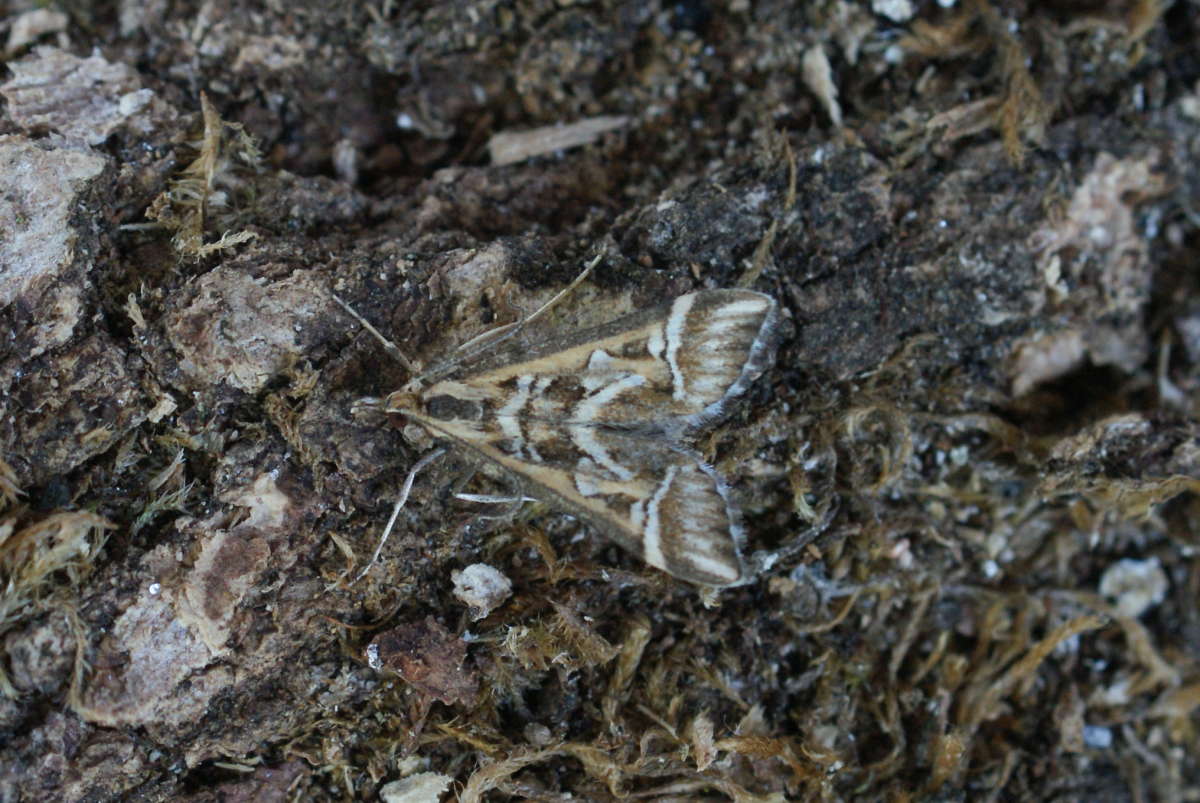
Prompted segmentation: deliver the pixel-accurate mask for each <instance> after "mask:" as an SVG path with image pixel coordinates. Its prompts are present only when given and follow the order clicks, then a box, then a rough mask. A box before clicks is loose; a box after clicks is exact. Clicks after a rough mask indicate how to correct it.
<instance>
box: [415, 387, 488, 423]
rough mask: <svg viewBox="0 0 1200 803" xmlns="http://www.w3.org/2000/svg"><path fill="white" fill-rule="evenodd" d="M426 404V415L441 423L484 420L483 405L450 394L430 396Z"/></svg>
mask: <svg viewBox="0 0 1200 803" xmlns="http://www.w3.org/2000/svg"><path fill="white" fill-rule="evenodd" d="M424 402H425V414H426V415H428V416H429V417H430V418H436V419H438V420H439V421H479V420H481V419H482V418H483V405H482V404H480V403H479V402H477V401H471V400H469V399H460V398H459V397H457V396H451V395H450V394H448V393H442V394H438V395H437V396H430V397H429V398H427V399H425V400H424Z"/></svg>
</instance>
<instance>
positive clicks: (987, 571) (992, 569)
mask: <svg viewBox="0 0 1200 803" xmlns="http://www.w3.org/2000/svg"><path fill="white" fill-rule="evenodd" d="M983 576H984V577H986V578H987V579H989V580H994V579H995V578H997V577H999V576H1000V564H999V563H996V561H994V560H985V561H984V562H983Z"/></svg>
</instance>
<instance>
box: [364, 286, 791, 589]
mask: <svg viewBox="0 0 1200 803" xmlns="http://www.w3.org/2000/svg"><path fill="white" fill-rule="evenodd" d="M777 321H778V308H777V306H776V304H775V302H774V300H773V299H771V298H770V297H769V296H766V295H763V294H762V293H756V292H753V291H749V290H709V291H701V292H696V293H690V294H688V295H684V296H680V297H679V298H677V299H675V300H674V301H673V302H671V303H670V304H667V305H664V306H662V307H659V308H655V309H651V310H646V311H644V312H640V313H635V314H634V315H631V316H628V317H626V318H622V319H620V320H617V321H614V322H612V323H609V324H605V325H603V326H600V327H596V328H594V329H589V330H584V331H576V332H573V333H569V334H567V335H565V336H562V337H558V338H550V339H547V340H544V341H542V342H541V343H536V344H533V345H527V344H509V345H508V346H507V348H505V349H503V350H500V349H498V350H497V351H498V352H501V353H497V354H494V355H487V356H485V357H484V358H482V359H480V360H477V361H476V362H474V363H473V364H472V365H471V366H463V367H460V368H458V369H457V370H454V371H450V372H446V373H443V374H442V375H443V376H444V378H441V379H439V380H438V381H435V382H433V383H431V384H429V385H428V386H427V387H419V386H418V385H417V384H416V383H413V384H410V385H409V386H408V387H406V388H405V389H403V390H401V391H397V392H396V393H393V394H392V395H391V396H389V397H388V399H387V401H386V403H385V409H386V410H387V411H388V412H391V413H399V414H402V415H405V416H407V417H408V418H410V419H411V420H412V421H414V422H416V423H419V424H421V425H422V426H424V427H425V428H426V429H428V430H430V432H431V433H433V434H435V435H440V436H442V437H445V438H448V439H449V440H450V441H452V442H453V443H456V444H458V445H460V446H463V447H465V448H468V449H470V450H471V451H473V452H474V453H476V454H477V455H478V456H480V457H483V458H485V459H486V460H488V461H490V462H492V463H494V464H495V465H497V466H499V467H500V468H502V469H504V470H505V471H507V472H510V473H511V474H513V475H516V476H517V477H518V478H519V479H520V481H521V484H522V485H523V486H524V487H525V488H527V489H528V490H530V491H531V492H532V494H533V495H534V496H538V497H540V498H543V499H544V500H545V501H547V502H549V503H551V504H555V505H557V506H558V507H561V508H563V509H565V510H567V511H569V512H571V513H574V514H575V515H577V516H579V517H580V518H581V519H583V520H584V521H586V522H588V523H590V524H591V525H593V526H594V527H595V528H596V529H599V530H600V531H601V532H603V533H604V534H606V535H607V536H608V537H610V538H611V539H613V540H614V541H616V542H617V543H618V544H620V545H621V546H623V547H625V548H626V549H628V550H630V551H631V552H633V553H634V554H637V555H640V556H641V557H642V558H643V559H644V560H645V561H646V562H647V563H649V564H651V565H652V566H656V567H658V568H660V569H663V570H665V571H667V572H669V573H671V574H672V575H674V576H676V577H679V578H680V579H683V580H687V581H690V582H693V583H699V584H702V585H709V586H726V585H730V584H733V583H736V582H738V581H739V580H741V579H742V574H743V571H744V570H743V565H742V560H741V557H740V554H739V547H740V543H741V540H742V537H741V525H740V514H739V512H738V510H737V507H736V506H735V505H734V504H733V502H732V501H731V500H730V498H729V493H728V490H727V487H726V485H725V482H724V481H723V479H722V478H721V477H720V476H719V475H718V474H717V473H716V471H714V470H713V469H712V468H711V467H709V466H707V465H705V463H704V462H703V461H702V460H701V459H700V458H699V456H697V455H696V454H695V453H693V452H692V451H691V450H689V449H688V448H687V447H686V446H684V445H683V443H681V438H684V437H686V436H687V435H688V434H690V433H691V432H692V431H693V430H695V429H697V428H699V427H701V426H704V425H706V424H708V423H710V422H711V421H712V420H713V419H715V418H716V417H719V416H720V415H721V414H722V413H723V412H724V410H725V406H726V404H727V403H728V401H729V400H730V399H731V398H733V397H734V396H736V395H738V394H740V393H742V392H743V391H744V390H745V389H746V388H747V387H749V385H750V383H751V382H753V381H754V379H756V378H757V377H758V376H759V374H761V373H762V371H763V370H764V369H765V368H766V366H767V365H768V364H769V363H770V362H771V360H772V359H773V355H774V346H775V332H776V328H777Z"/></svg>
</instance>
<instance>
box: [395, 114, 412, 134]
mask: <svg viewBox="0 0 1200 803" xmlns="http://www.w3.org/2000/svg"><path fill="white" fill-rule="evenodd" d="M396 127H397V128H403V129H404V130H405V131H408V130H409V129H412V128H416V127H417V125H416V123H415V122H413V118H412V115H410V114H408V113H407V112H400V114H398V115H396Z"/></svg>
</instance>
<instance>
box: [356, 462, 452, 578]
mask: <svg viewBox="0 0 1200 803" xmlns="http://www.w3.org/2000/svg"><path fill="white" fill-rule="evenodd" d="M445 453H446V449H445V448H437V449H434V450H433V451H432V452H429V453H428V454H426V455H425V456H424V457H422V458H421V459H420V460H418V461H417V462H416V464H415V465H413V467H412V468H410V469H409V470H408V476H407V477H405V478H404V486H403V487H402V488H401V489H400V498H399V499H397V500H396V506H395V507H394V508H392V515H391V518H389V519H388V523H387V526H386V527H384V528H383V535H381V536H379V544H378V545H377V546H376V547H375V554H373V555H371V559H370V560H369V561H367V565H366V566H364V567H363V568H362V571H361V572H359V573H358V576H357V577H355V578H354V579H353V580H351V581H350V585H354V584H355V583H357V582H358V581H359V580H361V579H363V577H365V576H366V574H367V572H369V571H370V570H371V567H372V566H374V565H375V561H377V560H379V554H380V553H381V552H383V545H384V544H386V543H387V540H388V536H389V535H391V534H392V528H393V527H395V526H396V519H397V518H398V517H399V516H400V511H401V510H403V509H404V504H405V503H406V502H407V501H408V495H409V494H410V493H412V487H413V481H414V480H416V478H417V474H419V473H421V471H422V470H423V469H424V468H425V467H426V466H428V465H429V464H430V463H432V462H433V461H434V460H437V459H438V458H439V457H441V456H442V455H444V454H445Z"/></svg>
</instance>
